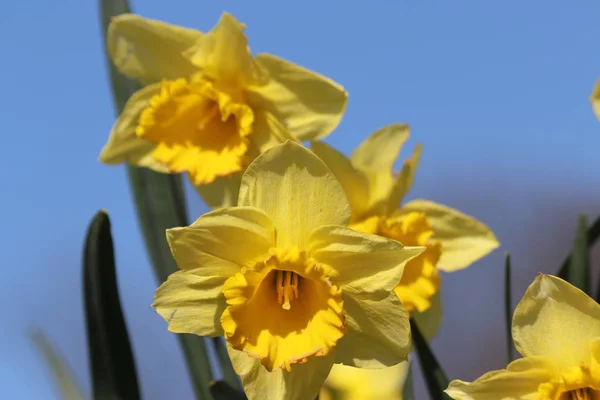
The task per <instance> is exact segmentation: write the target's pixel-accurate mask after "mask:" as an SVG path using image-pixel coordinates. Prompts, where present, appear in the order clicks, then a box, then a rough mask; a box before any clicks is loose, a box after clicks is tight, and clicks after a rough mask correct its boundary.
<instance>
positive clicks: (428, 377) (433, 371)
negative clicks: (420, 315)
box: [410, 318, 450, 400]
mask: <svg viewBox="0 0 600 400" xmlns="http://www.w3.org/2000/svg"><path fill="white" fill-rule="evenodd" d="M410 329H411V332H412V339H413V346H414V347H415V349H416V350H417V355H418V356H419V361H420V363H421V372H423V376H424V377H425V383H426V384H427V391H428V392H429V396H430V397H431V400H450V397H448V395H447V394H446V393H444V390H446V388H447V387H448V378H446V374H445V373H444V371H443V370H442V367H441V366H440V364H439V363H438V361H437V359H436V358H435V355H434V354H433V352H432V351H431V348H430V347H429V344H427V340H425V338H424V337H423V335H422V334H421V331H420V330H419V327H418V326H417V324H416V323H415V321H414V320H413V319H412V318H411V319H410Z"/></svg>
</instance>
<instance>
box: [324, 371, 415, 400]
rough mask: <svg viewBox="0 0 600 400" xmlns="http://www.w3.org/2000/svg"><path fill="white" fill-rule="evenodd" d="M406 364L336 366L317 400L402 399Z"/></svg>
mask: <svg viewBox="0 0 600 400" xmlns="http://www.w3.org/2000/svg"><path fill="white" fill-rule="evenodd" d="M408 366H409V363H408V362H403V363H400V364H398V365H395V366H393V367H389V368H382V369H359V368H352V367H341V368H338V367H337V366H335V367H334V368H332V369H331V372H330V373H329V376H328V377H327V381H326V385H325V386H324V388H323V389H322V390H321V394H320V396H319V400H402V386H403V385H404V381H405V380H406V377H407V376H408Z"/></svg>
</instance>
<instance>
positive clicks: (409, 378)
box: [402, 361, 415, 400]
mask: <svg viewBox="0 0 600 400" xmlns="http://www.w3.org/2000/svg"><path fill="white" fill-rule="evenodd" d="M412 370H413V363H412V361H408V372H407V373H406V378H405V379H404V386H403V387H402V400H414V398H415V390H414V385H413V373H412Z"/></svg>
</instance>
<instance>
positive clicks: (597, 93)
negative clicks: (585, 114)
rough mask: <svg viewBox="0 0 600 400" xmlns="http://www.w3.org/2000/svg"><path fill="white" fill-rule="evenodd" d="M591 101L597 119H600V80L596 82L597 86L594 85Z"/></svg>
mask: <svg viewBox="0 0 600 400" xmlns="http://www.w3.org/2000/svg"><path fill="white" fill-rule="evenodd" d="M590 101H591V102H592V106H593V107H594V113H596V117H597V118H598V119H600V79H599V80H598V81H596V84H595V85H594V90H593V91H592V95H591V96H590Z"/></svg>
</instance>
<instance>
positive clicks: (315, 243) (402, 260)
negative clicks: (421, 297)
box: [308, 225, 425, 297]
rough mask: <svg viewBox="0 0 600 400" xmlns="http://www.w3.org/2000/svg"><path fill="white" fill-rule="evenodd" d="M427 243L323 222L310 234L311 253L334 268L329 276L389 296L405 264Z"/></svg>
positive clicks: (356, 288) (346, 287) (338, 282)
mask: <svg viewBox="0 0 600 400" xmlns="http://www.w3.org/2000/svg"><path fill="white" fill-rule="evenodd" d="M424 249H425V248H424V247H404V246H402V244H401V243H400V242H397V241H395V240H391V239H387V238H384V237H382V236H378V235H372V234H368V233H362V232H357V231H355V230H352V229H350V228H345V227H342V226H331V225H327V226H322V227H320V228H318V229H316V230H315V231H314V232H313V233H312V235H311V236H310V246H309V250H308V251H309V253H310V254H311V255H312V256H313V257H314V258H315V259H316V260H317V261H318V262H320V263H323V264H326V265H327V266H328V267H329V268H330V272H329V277H330V278H331V280H332V282H333V283H334V284H335V285H338V286H340V285H341V286H342V287H343V289H344V291H348V290H350V291H352V292H354V293H359V294H365V293H377V294H379V295H380V296H382V297H387V296H388V294H389V292H390V291H391V290H393V289H394V288H395V287H396V286H397V285H398V283H399V282H400V279H401V277H402V272H403V271H404V265H405V264H406V262H407V261H409V260H410V259H411V258H414V257H416V256H418V255H419V254H420V253H421V252H422V251H423V250H424Z"/></svg>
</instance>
